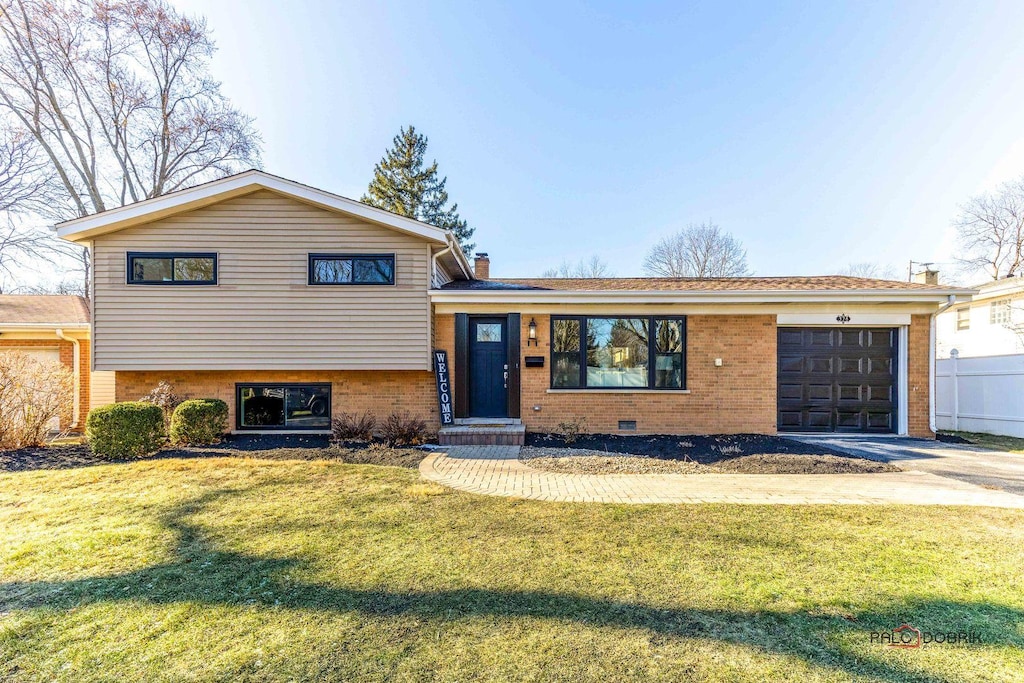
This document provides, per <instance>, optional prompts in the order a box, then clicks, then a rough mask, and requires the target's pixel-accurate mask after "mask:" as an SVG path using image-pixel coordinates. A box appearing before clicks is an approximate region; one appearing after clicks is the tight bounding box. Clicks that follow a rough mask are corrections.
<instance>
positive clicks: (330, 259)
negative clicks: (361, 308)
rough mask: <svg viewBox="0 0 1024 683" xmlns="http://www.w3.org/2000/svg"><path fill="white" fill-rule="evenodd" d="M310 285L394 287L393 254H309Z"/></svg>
mask: <svg viewBox="0 0 1024 683" xmlns="http://www.w3.org/2000/svg"><path fill="white" fill-rule="evenodd" d="M309 284H311V285H393V284H395V255H394V254H310V255H309Z"/></svg>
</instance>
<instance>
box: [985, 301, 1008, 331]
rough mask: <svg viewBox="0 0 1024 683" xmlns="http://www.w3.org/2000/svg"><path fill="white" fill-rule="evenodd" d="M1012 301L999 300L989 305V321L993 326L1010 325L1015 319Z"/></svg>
mask: <svg viewBox="0 0 1024 683" xmlns="http://www.w3.org/2000/svg"><path fill="white" fill-rule="evenodd" d="M1011 303H1012V302H1011V301H1010V299H999V300H998V301H993V302H992V303H991V304H990V305H989V310H988V321H989V323H990V324H992V325H1009V324H1010V322H1011V318H1012V317H1013V311H1012V310H1011V309H1010V304H1011Z"/></svg>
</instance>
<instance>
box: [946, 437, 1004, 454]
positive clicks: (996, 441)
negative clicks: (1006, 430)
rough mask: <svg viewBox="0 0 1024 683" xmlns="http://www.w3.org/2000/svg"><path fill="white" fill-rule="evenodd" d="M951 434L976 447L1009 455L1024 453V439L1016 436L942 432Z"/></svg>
mask: <svg viewBox="0 0 1024 683" xmlns="http://www.w3.org/2000/svg"><path fill="white" fill-rule="evenodd" d="M942 433H943V434H952V435H953V436H959V437H960V438H961V439H965V440H967V441H969V442H971V443H972V444H974V445H976V446H982V447H984V448H991V449H994V450H997V451H1008V452H1010V453H1024V439H1020V438H1018V437H1016V436H1001V435H999V434H983V433H982V432H942Z"/></svg>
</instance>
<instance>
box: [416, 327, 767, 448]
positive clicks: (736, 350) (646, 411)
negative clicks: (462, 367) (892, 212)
mask: <svg viewBox="0 0 1024 683" xmlns="http://www.w3.org/2000/svg"><path fill="white" fill-rule="evenodd" d="M531 318H533V319H535V320H536V321H537V338H538V341H539V344H538V346H530V347H527V346H526V345H525V343H526V342H525V340H526V339H527V338H528V337H529V321H530V319H531ZM521 320H522V322H521V324H522V330H521V331H520V338H521V339H522V340H523V346H522V348H521V351H520V352H521V356H523V357H525V356H543V357H544V367H543V368H527V367H525V365H526V364H525V361H523V360H521V361H520V367H521V370H520V373H521V380H522V393H521V397H522V398H521V406H522V418H523V423H524V424H525V425H526V428H527V430H528V431H532V432H547V431H552V430H554V429H555V428H556V427H557V425H558V423H559V422H564V421H566V420H569V419H573V418H577V417H585V418H586V429H587V431H590V432H605V433H609V432H611V433H614V432H617V431H618V422H619V420H636V423H637V430H636V431H637V432H638V433H649V434H650V433H670V434H671V433H676V434H709V433H736V432H755V433H774V432H775V409H776V407H775V382H776V379H775V362H776V361H775V344H776V338H775V316H773V315H761V316H752V315H744V316H690V317H689V319H688V321H687V335H688V341H687V388H688V389H689V393H683V392H678V391H636V392H614V393H610V392H600V391H589V390H588V391H572V392H566V391H559V392H554V393H548V389H549V387H550V382H551V379H550V373H551V368H550V363H551V354H550V351H551V348H550V339H549V337H550V329H551V326H550V317H549V316H547V315H535V314H526V313H524V314H523V315H522V318H521ZM435 325H436V329H435V340H436V345H437V348H445V349H447V350H448V355H449V357H450V358H454V352H455V345H454V329H455V321H454V316H452V315H439V316H437V318H436V321H435ZM715 358H722V359H723V366H722V367H715V366H714V359H715ZM453 373H454V367H453ZM534 406H539V407H540V410H539V411H535V410H534Z"/></svg>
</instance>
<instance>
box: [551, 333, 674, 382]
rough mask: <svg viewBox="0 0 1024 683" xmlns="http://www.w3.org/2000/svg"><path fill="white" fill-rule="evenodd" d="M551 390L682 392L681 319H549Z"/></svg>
mask: <svg viewBox="0 0 1024 683" xmlns="http://www.w3.org/2000/svg"><path fill="white" fill-rule="evenodd" d="M551 387H552V388H554V389H569V388H572V389H628V388H635V389H684V388H685V387H686V318H660V317H646V316H644V317H629V318H603V317H601V318H599V317H583V316H573V317H555V318H552V321H551Z"/></svg>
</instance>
